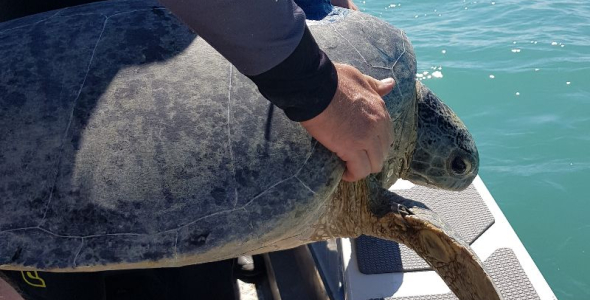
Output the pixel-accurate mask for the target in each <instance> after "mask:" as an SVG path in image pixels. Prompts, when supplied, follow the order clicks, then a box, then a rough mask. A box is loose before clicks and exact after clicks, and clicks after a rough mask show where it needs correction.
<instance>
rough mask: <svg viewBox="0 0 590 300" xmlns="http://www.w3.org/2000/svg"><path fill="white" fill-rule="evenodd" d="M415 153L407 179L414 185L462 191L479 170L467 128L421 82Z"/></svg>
mask: <svg viewBox="0 0 590 300" xmlns="http://www.w3.org/2000/svg"><path fill="white" fill-rule="evenodd" d="M416 88H417V91H418V126H417V128H418V129H417V131H418V132H417V140H416V149H415V150H414V153H413V155H412V159H411V162H410V169H409V171H408V173H407V174H406V176H407V179H408V180H410V181H412V182H414V183H415V184H419V185H425V186H430V187H437V188H442V189H447V190H463V189H465V188H466V187H467V186H469V184H471V182H472V181H473V179H474V178H475V176H476V175H477V172H478V169H479V153H478V151H477V147H476V146H475V141H474V140H473V137H472V136H471V134H470V133H469V131H468V130H467V127H465V124H463V122H462V121H461V120H460V119H459V117H457V115H456V114H455V113H454V112H453V111H452V110H451V109H450V108H449V107H448V106H447V105H445V104H444V103H443V102H442V101H441V100H440V99H439V98H438V97H437V96H436V95H435V94H434V93H433V92H432V91H431V90H430V89H428V88H427V87H426V86H424V85H422V84H421V83H420V82H418V83H417V84H416Z"/></svg>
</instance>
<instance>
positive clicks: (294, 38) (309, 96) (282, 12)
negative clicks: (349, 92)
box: [160, 0, 338, 121]
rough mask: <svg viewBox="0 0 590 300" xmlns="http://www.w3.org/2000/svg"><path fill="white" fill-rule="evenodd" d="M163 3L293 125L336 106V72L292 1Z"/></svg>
mask: <svg viewBox="0 0 590 300" xmlns="http://www.w3.org/2000/svg"><path fill="white" fill-rule="evenodd" d="M160 1H161V2H162V3H163V4H164V5H166V6H167V7H168V8H169V9H170V10H171V11H172V12H173V13H174V14H176V15H177V16H178V17H179V18H181V19H182V20H183V22H185V23H186V24H187V25H188V26H189V27H191V28H192V29H193V30H194V31H195V32H197V34H199V35H200V36H201V37H202V38H204V39H205V40H207V42H209V44H211V45H212V46H213V47H214V48H215V49H216V50H217V51H219V52H220V53H221V54H222V55H223V56H224V57H225V58H227V59H228V60H229V61H230V62H231V63H232V64H233V65H234V66H236V68H237V69H238V70H239V71H240V72H241V73H243V74H245V75H246V76H248V77H249V78H250V79H252V81H254V83H256V85H257V86H258V88H259V90H260V92H261V93H262V95H264V97H266V98H267V99H269V100H270V101H271V102H272V103H273V104H275V105H277V106H278V107H279V108H281V109H283V110H284V111H285V113H286V114H287V116H288V117H289V118H290V119H291V120H294V121H305V120H308V119H311V118H313V117H315V116H317V115H318V114H319V113H321V112H322V111H323V110H324V109H325V108H326V107H327V106H328V105H329V104H330V101H331V100H332V97H333V96H334V93H335V91H336V88H337V84H338V80H337V76H336V70H335V68H334V65H333V64H332V62H331V61H330V60H329V59H328V57H327V56H326V55H325V54H324V53H323V52H322V51H321V50H320V49H319V47H318V45H317V43H316V42H315V40H314V39H313V37H312V36H311V33H310V32H309V31H308V30H307V28H306V25H305V14H304V13H303V11H302V10H301V9H300V8H299V7H297V5H295V4H294V3H293V2H292V1H291V0H251V1H245V0H238V1H232V0H221V1H208V0H160ZM304 33H305V34H304Z"/></svg>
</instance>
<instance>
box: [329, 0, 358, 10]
mask: <svg viewBox="0 0 590 300" xmlns="http://www.w3.org/2000/svg"><path fill="white" fill-rule="evenodd" d="M330 2H331V3H332V5H335V6H340V7H344V8H348V9H351V10H359V8H358V7H357V6H356V5H355V4H354V2H352V0H331V1H330Z"/></svg>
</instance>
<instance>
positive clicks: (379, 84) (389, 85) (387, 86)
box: [365, 75, 395, 97]
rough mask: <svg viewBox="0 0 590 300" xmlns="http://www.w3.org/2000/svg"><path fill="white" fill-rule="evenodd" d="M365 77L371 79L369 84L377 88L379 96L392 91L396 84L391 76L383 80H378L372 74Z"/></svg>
mask: <svg viewBox="0 0 590 300" xmlns="http://www.w3.org/2000/svg"><path fill="white" fill-rule="evenodd" d="M365 78H366V79H367V81H369V84H370V85H371V87H372V88H373V89H374V90H375V92H377V94H379V96H381V97H383V96H385V95H387V94H389V92H391V90H392V89H393V86H394V85H395V82H394V81H393V78H391V77H390V78H385V79H382V80H377V79H375V78H373V77H371V76H367V75H365Z"/></svg>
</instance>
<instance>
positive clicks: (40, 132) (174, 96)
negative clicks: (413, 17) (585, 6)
mask: <svg viewBox="0 0 590 300" xmlns="http://www.w3.org/2000/svg"><path fill="white" fill-rule="evenodd" d="M309 26H310V29H311V31H312V33H313V35H314V37H315V38H316V40H317V42H318V44H319V45H320V47H321V48H322V49H323V50H324V51H325V52H326V53H327V54H328V55H329V56H330V58H331V59H332V60H333V61H336V62H341V63H347V64H350V65H353V66H355V67H357V68H358V69H359V70H360V71H361V72H363V73H365V74H369V75H371V76H373V77H375V78H385V77H389V76H391V77H394V79H395V80H396V85H395V88H394V90H393V91H392V92H391V93H390V94H389V95H387V96H386V97H385V98H384V100H385V102H386V105H387V109H388V110H389V113H390V114H391V117H392V119H393V128H392V130H393V132H394V137H395V141H394V144H393V147H392V148H391V151H390V153H389V157H388V160H387V162H386V166H385V168H384V170H383V172H382V173H380V174H378V175H376V176H371V177H370V179H369V180H364V181H361V182H359V183H356V184H345V183H340V179H341V175H342V173H343V170H344V167H343V163H342V162H341V161H340V160H339V159H338V158H337V157H336V156H335V155H334V154H333V153H331V152H330V151H328V150H326V149H325V148H324V147H323V146H322V145H321V144H319V143H317V142H316V141H315V140H313V139H312V138H311V137H310V136H309V135H308V134H307V133H306V131H305V130H304V129H303V128H302V127H301V126H300V125H299V124H298V123H295V122H291V121H289V120H288V119H287V118H286V117H285V116H284V114H283V113H282V112H281V111H280V110H278V109H276V108H275V107H273V106H272V105H271V104H270V103H269V102H268V101H267V100H265V99H264V98H262V97H261V96H260V95H259V93H258V92H257V89H256V87H255V85H254V84H253V83H251V82H250V81H249V80H248V79H247V78H246V77H245V76H243V75H242V74H240V73H239V72H237V71H236V69H235V68H234V67H233V66H232V65H231V64H230V63H229V62H228V61H226V60H225V59H224V58H223V57H222V56H221V55H220V54H218V53H217V52H216V51H215V50H214V49H212V48H211V47H210V46H209V45H208V44H207V43H206V42H205V41H203V40H202V39H201V38H199V37H198V36H196V35H195V34H194V33H192V32H191V31H190V30H189V29H188V28H187V27H185V26H184V25H183V24H182V23H180V22H179V21H178V20H177V19H176V18H175V17H174V16H172V15H171V14H170V13H169V12H168V11H167V10H166V9H164V8H162V7H161V6H159V5H158V4H157V3H155V2H153V3H152V2H149V1H108V2H99V3H94V4H89V5H83V6H78V7H72V8H66V9H62V10H58V11H52V12H47V13H42V14H37V15H33V16H29V17H25V18H22V19H17V20H13V21H9V22H6V23H2V24H0V53H2V55H0V69H1V70H2V76H0V96H1V98H0V105H1V110H0V215H1V216H2V218H0V241H2V242H1V243H0V269H12V270H48V271H63V272H68V271H100V270H111V269H126V268H149V267H164V266H181V265H187V264H194V263H202V262H208V261H215V260H221V259H226V258H231V257H236V256H238V255H241V254H246V253H250V254H252V253H261V252H268V251H272V250H279V249H286V248H290V247H295V246H298V245H302V244H305V243H309V242H312V241H314V240H322V239H326V238H330V237H338V236H357V235H358V234H361V233H368V234H373V235H376V236H378V235H379V234H378V233H372V232H371V230H369V229H368V227H371V226H372V225H370V224H369V225H367V223H366V222H365V221H366V220H369V219H370V218H374V217H375V216H376V214H375V211H370V210H369V209H368V207H369V206H371V205H369V204H370V203H373V202H375V201H374V200H375V199H373V200H370V199H372V198H370V195H376V191H379V190H380V187H387V186H389V185H391V184H392V183H393V182H395V181H396V180H397V179H398V178H407V179H409V180H412V181H413V182H415V183H417V184H424V185H431V186H434V187H439V188H446V189H453V190H457V189H462V188H465V187H466V186H467V185H469V183H470V182H471V181H472V180H473V178H474V177H475V176H476V173H477V169H478V156H477V150H476V148H475V144H474V143H473V140H472V138H471V136H470V135H469V133H468V132H467V130H466V128H465V127H464V125H463V124H462V123H461V121H459V120H458V118H457V117H456V116H455V114H454V113H453V112H452V111H451V110H450V109H448V108H447V107H446V106H445V105H444V104H442V102H440V100H439V99H438V98H437V97H436V96H434V94H432V93H431V92H430V91H429V90H428V89H427V88H426V87H425V86H423V85H421V84H420V83H417V82H416V80H415V74H416V60H415V56H414V52H413V50H412V47H411V45H410V43H409V41H408V40H407V38H406V36H405V34H404V33H403V32H402V31H401V30H399V29H396V28H394V27H392V26H390V25H388V24H386V23H385V22H382V21H380V20H378V19H376V18H373V17H371V16H368V15H365V14H362V13H359V12H350V13H349V12H348V11H347V10H343V9H337V10H335V11H334V12H333V13H332V14H331V15H330V16H328V17H327V18H326V19H325V20H323V21H319V22H310V23H309ZM351 191H352V194H351ZM381 192H383V191H381ZM377 194H378V193H377ZM367 197H369V198H367ZM375 197H377V196H375ZM385 198H386V197H385ZM363 199H364V200H363ZM367 203H369V204H367ZM360 205H363V206H362V207H361V206H360ZM373 206H375V205H373ZM361 211H362V212H361ZM392 213H397V215H396V216H397V217H399V216H401V215H400V214H399V211H393V212H392ZM366 214H369V215H370V216H369V215H366ZM367 216H369V217H367ZM365 217H367V218H365ZM357 221H358V222H357ZM427 222H428V221H427ZM373 229H374V228H373ZM441 235H443V236H447V235H452V233H450V232H447V231H442V233H441ZM385 238H391V239H397V240H403V238H396V237H387V236H385ZM425 251H426V252H427V253H428V252H429V251H430V250H429V249H426V250H425ZM475 259H476V258H475ZM484 275H485V273H484Z"/></svg>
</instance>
